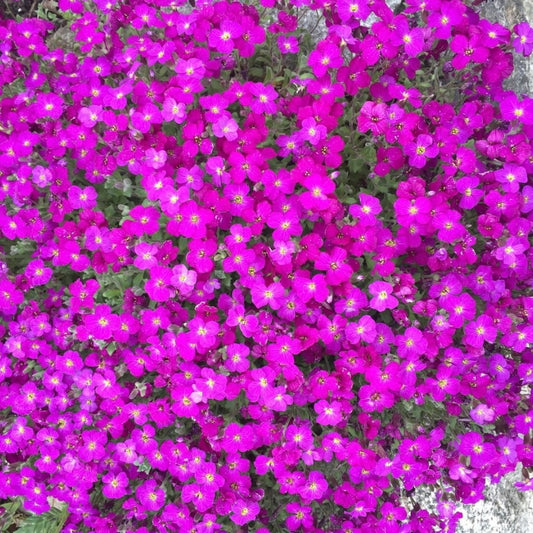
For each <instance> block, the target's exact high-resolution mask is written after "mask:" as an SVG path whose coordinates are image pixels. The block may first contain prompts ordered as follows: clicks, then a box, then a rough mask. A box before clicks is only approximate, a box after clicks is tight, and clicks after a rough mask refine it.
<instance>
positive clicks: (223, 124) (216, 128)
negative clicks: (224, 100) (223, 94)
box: [212, 117, 239, 141]
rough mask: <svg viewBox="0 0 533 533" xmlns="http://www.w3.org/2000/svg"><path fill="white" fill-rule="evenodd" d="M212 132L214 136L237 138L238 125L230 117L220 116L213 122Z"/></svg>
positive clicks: (232, 139) (230, 139) (229, 138)
mask: <svg viewBox="0 0 533 533" xmlns="http://www.w3.org/2000/svg"><path fill="white" fill-rule="evenodd" d="M212 127H213V134H214V135H215V137H219V138H222V137H224V138H225V139H227V140H228V141H234V140H235V139H237V138H238V136H239V134H238V132H239V125H238V124H237V122H236V121H235V120H234V119H233V118H231V117H221V118H219V119H218V120H217V121H216V122H215V123H214V124H213V126H212Z"/></svg>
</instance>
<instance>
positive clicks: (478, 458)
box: [458, 431, 498, 468]
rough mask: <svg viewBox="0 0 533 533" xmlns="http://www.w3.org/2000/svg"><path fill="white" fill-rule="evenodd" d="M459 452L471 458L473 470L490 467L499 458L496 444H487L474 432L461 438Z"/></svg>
mask: <svg viewBox="0 0 533 533" xmlns="http://www.w3.org/2000/svg"><path fill="white" fill-rule="evenodd" d="M458 450H459V452H460V453H461V454H463V455H467V456H468V457H470V465H471V466H472V467H473V468H480V467H483V466H486V465H489V464H490V463H491V462H492V461H495V460H496V459H497V456H498V455H497V452H496V447H495V446H494V444H491V443H488V442H485V441H484V440H483V436H482V435H480V434H479V433H476V432H474V431H470V432H468V433H465V434H464V435H462V436H461V439H460V442H459V446H458Z"/></svg>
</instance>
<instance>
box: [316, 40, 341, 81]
mask: <svg viewBox="0 0 533 533" xmlns="http://www.w3.org/2000/svg"><path fill="white" fill-rule="evenodd" d="M342 63H343V59H342V55H341V52H340V50H339V48H338V47H337V46H336V45H335V44H333V43H332V42H330V41H327V40H324V41H320V42H319V43H318V45H317V46H316V48H315V49H314V50H313V51H312V52H311V53H310V54H309V61H308V64H309V66H310V67H311V68H312V70H313V74H314V75H315V76H316V77H317V78H320V77H321V76H324V75H325V74H326V73H327V71H328V70H329V69H336V68H339V67H340V66H341V65H342Z"/></svg>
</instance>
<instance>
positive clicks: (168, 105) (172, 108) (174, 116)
mask: <svg viewBox="0 0 533 533" xmlns="http://www.w3.org/2000/svg"><path fill="white" fill-rule="evenodd" d="M161 116H162V118H163V120H164V121H165V122H176V124H181V123H182V122H184V121H185V118H186V116H187V112H186V107H185V104H184V103H183V102H179V103H178V102H176V100H175V99H174V98H171V97H170V96H169V97H167V98H165V100H164V102H163V109H162V111H161Z"/></svg>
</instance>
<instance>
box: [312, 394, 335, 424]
mask: <svg viewBox="0 0 533 533" xmlns="http://www.w3.org/2000/svg"><path fill="white" fill-rule="evenodd" d="M314 410H315V413H317V415H318V416H317V417H316V421H317V422H318V423H319V424H320V425H322V426H336V425H337V424H338V423H339V422H340V421H341V420H342V413H341V404H340V402H335V401H334V402H331V403H330V402H328V401H326V400H320V401H318V402H317V403H315V405H314Z"/></svg>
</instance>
